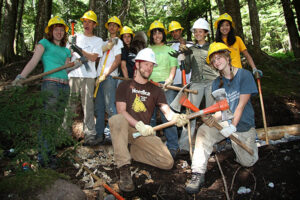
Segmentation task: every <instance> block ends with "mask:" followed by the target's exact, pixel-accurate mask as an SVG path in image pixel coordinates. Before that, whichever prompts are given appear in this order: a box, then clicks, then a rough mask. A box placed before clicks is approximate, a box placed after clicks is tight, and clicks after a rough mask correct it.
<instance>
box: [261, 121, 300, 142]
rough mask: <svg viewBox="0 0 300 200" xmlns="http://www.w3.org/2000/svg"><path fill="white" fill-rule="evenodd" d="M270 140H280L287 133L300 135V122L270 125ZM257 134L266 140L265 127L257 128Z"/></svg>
mask: <svg viewBox="0 0 300 200" xmlns="http://www.w3.org/2000/svg"><path fill="white" fill-rule="evenodd" d="M267 130H268V136H269V140H279V139H281V138H283V137H284V135H285V134H289V135H295V136H296V135H297V136H300V124H293V125H286V126H273V127H268V128H267ZM256 132H257V136H258V138H259V139H260V140H266V135H265V131H264V128H259V129H256Z"/></svg>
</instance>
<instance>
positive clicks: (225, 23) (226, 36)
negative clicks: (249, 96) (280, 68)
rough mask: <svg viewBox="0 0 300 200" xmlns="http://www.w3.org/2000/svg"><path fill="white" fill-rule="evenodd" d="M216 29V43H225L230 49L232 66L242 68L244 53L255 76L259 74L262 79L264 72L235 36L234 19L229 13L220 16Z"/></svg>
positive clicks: (241, 41) (240, 40) (216, 22)
mask: <svg viewBox="0 0 300 200" xmlns="http://www.w3.org/2000/svg"><path fill="white" fill-rule="evenodd" d="M214 27H215V29H217V30H216V39H215V40H216V42H223V43H224V44H226V45H227V46H228V47H229V48H230V51H231V58H232V65H233V66H234V67H237V68H242V63H241V57H240V53H243V55H244V56H245V57H246V59H247V61H248V63H249V65H250V66H251V68H252V72H253V74H255V73H256V72H258V73H259V74H260V76H261V77H262V75H263V73H262V71H261V70H258V69H257V68H256V66H255V63H254V61H253V59H252V57H251V55H250V54H249V52H248V51H247V48H246V46H245V44H244V42H243V40H242V39H241V38H240V37H239V36H237V35H236V34H235V30H234V27H235V25H234V22H233V20H232V17H231V16H230V15H229V14H228V13H224V14H222V15H220V16H219V18H218V19H217V20H216V21H215V23H214Z"/></svg>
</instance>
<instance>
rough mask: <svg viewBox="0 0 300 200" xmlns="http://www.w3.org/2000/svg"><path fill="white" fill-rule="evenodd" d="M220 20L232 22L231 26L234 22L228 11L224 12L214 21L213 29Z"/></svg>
mask: <svg viewBox="0 0 300 200" xmlns="http://www.w3.org/2000/svg"><path fill="white" fill-rule="evenodd" d="M222 20H227V21H230V22H231V24H232V26H233V28H234V27H235V24H234V22H233V21H232V17H231V16H230V15H229V14H228V13H224V14H222V15H220V17H219V18H218V19H217V21H215V23H214V27H215V29H217V28H218V23H219V22H220V21H222Z"/></svg>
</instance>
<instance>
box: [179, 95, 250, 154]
mask: <svg viewBox="0 0 300 200" xmlns="http://www.w3.org/2000/svg"><path fill="white" fill-rule="evenodd" d="M224 100H226V99H223V100H221V101H224ZM219 102H220V101H219ZM180 103H181V104H182V105H184V106H185V107H187V108H189V109H191V110H192V111H194V112H195V113H192V114H190V115H193V114H196V113H198V112H200V111H201V110H199V108H197V107H196V106H194V104H192V103H191V102H190V101H189V100H188V99H187V98H184V99H182V100H181V101H180ZM209 108H210V107H208V108H206V109H209ZM227 109H229V107H228V108H227ZM223 110H226V109H223ZM201 119H202V121H205V119H204V118H203V117H201ZM213 126H214V127H215V128H216V129H218V130H219V131H220V130H222V129H223V127H222V126H221V125H220V124H219V123H218V122H214V124H213ZM229 138H230V139H231V140H232V141H234V142H235V143H237V144H238V145H239V146H240V147H242V148H243V149H244V150H245V151H247V152H248V153H249V154H250V155H253V154H254V152H253V150H252V149H250V148H249V147H248V146H247V145H245V144H244V143H243V142H242V141H240V140H239V139H238V138H236V137H234V136H233V135H230V136H229Z"/></svg>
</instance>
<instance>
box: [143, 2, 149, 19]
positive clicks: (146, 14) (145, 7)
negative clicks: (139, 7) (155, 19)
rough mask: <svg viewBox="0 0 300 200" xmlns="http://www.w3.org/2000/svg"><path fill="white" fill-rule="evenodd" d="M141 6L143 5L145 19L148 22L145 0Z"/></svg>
mask: <svg viewBox="0 0 300 200" xmlns="http://www.w3.org/2000/svg"><path fill="white" fill-rule="evenodd" d="M143 5H144V12H145V18H146V21H148V11H147V5H146V1H145V0H143Z"/></svg>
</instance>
